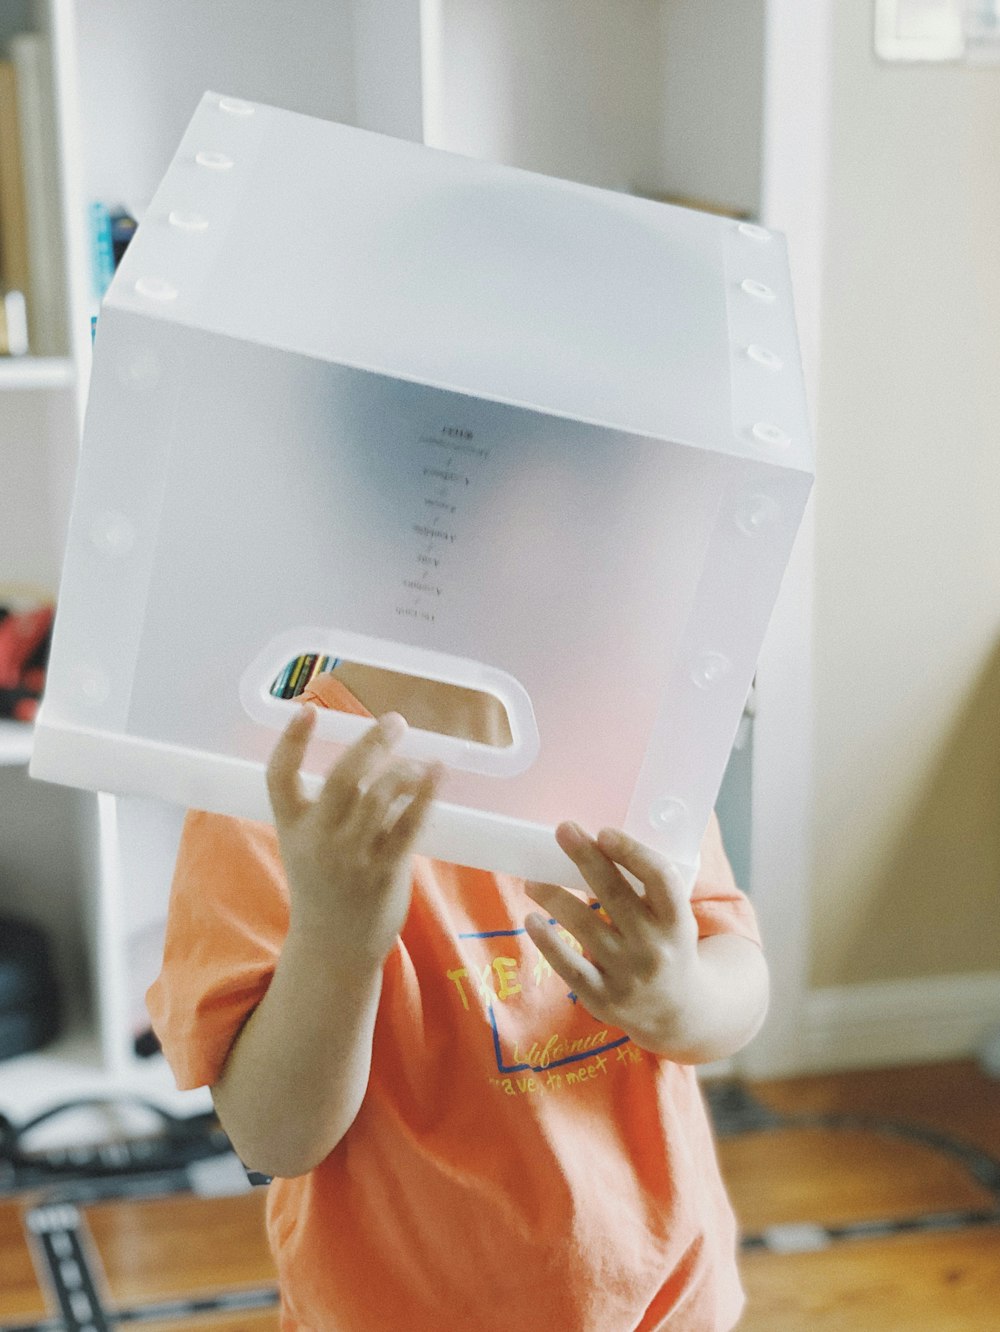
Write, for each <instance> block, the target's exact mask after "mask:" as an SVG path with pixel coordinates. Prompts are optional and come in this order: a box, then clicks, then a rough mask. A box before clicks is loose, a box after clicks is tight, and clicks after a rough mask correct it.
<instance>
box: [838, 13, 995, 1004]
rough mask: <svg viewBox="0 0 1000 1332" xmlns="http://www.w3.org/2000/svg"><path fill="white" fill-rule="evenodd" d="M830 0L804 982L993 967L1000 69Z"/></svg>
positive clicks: (842, 981) (904, 975) (844, 981)
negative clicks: (916, 40)
mask: <svg viewBox="0 0 1000 1332" xmlns="http://www.w3.org/2000/svg"><path fill="white" fill-rule="evenodd" d="M871 11H872V5H871V4H870V3H869V2H868V0H845V3H843V4H838V6H837V8H836V14H835V26H834V50H833V60H834V63H833V82H834V99H833V159H832V174H831V184H830V195H829V211H828V222H827V261H826V274H825V277H826V280H825V289H824V308H825V317H824V324H823V360H822V376H821V395H820V403H819V419H820V454H819V474H818V482H817V489H816V515H817V554H816V566H817V578H816V628H815V690H816V719H817V720H816V846H815V885H814V895H813V940H812V956H813V980H814V982H815V983H816V984H817V985H823V986H829V985H842V984H849V983H855V982H865V981H874V980H882V979H888V978H897V977H902V978H905V977H914V976H922V975H929V974H945V973H950V972H967V971H976V970H987V969H990V968H997V967H1000V659H998V656H997V653H998V646H1000V227H998V218H1000V70H998V69H997V68H996V67H993V68H986V69H982V68H980V69H970V68H968V67H963V66H946V65H942V66H911V67H907V66H901V65H885V64H880V63H877V62H876V61H875V59H874V58H873V56H872V54H871Z"/></svg>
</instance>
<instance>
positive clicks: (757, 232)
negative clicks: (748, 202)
mask: <svg viewBox="0 0 1000 1332" xmlns="http://www.w3.org/2000/svg"><path fill="white" fill-rule="evenodd" d="M739 232H740V235H741V236H749V237H750V239H751V240H755V241H769V240H770V239H771V233H770V232H769V231H768V230H767V228H766V227H758V226H755V225H754V223H753V222H741V223H740V225H739Z"/></svg>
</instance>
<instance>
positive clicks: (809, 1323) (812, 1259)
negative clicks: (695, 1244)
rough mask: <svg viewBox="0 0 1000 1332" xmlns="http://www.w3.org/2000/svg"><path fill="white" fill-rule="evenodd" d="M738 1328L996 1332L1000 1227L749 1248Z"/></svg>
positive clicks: (757, 1331)
mask: <svg viewBox="0 0 1000 1332" xmlns="http://www.w3.org/2000/svg"><path fill="white" fill-rule="evenodd" d="M742 1271H743V1283H744V1286H745V1287H746V1291H747V1311H746V1314H745V1315H744V1317H743V1319H742V1320H741V1322H740V1326H739V1332H804V1329H808V1332H876V1329H877V1332H997V1328H998V1326H1000V1299H998V1292H1000V1229H998V1228H991V1227H984V1228H983V1229H980V1230H968V1231H961V1232H956V1233H953V1234H935V1235H900V1236H895V1237H893V1238H892V1239H885V1240H868V1241H859V1242H854V1241H849V1242H846V1243H843V1244H837V1245H833V1246H832V1247H831V1248H829V1249H824V1250H822V1251H820V1252H818V1253H798V1254H781V1255H777V1254H769V1253H752V1254H747V1255H745V1256H744V1259H743V1263H742Z"/></svg>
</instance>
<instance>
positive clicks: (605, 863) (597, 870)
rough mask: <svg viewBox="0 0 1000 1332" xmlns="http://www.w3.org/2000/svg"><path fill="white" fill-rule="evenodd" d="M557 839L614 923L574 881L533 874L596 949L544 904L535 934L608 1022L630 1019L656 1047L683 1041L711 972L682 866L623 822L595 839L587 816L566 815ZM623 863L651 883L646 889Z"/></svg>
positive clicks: (538, 892)
mask: <svg viewBox="0 0 1000 1332" xmlns="http://www.w3.org/2000/svg"><path fill="white" fill-rule="evenodd" d="M556 840H557V841H558V843H559V845H560V847H561V848H562V849H563V851H565V852H566V854H567V855H568V856H569V858H570V859H571V860H572V861H573V863H574V864H575V865H576V866H577V868H578V869H579V870H580V873H581V874H582V875H583V877H584V879H586V881H587V883H588V884H589V885H590V887H591V889H592V890H593V893H594V896H595V897H596V898H597V900H598V902H599V903H600V906H601V908H603V912H604V913H605V914H606V915H607V916H608V917H609V918H610V924H609V923H608V922H607V921H606V920H604V919H602V916H601V915H600V914H599V913H598V911H597V910H596V909H595V908H593V907H591V906H588V905H587V904H586V903H585V902H584V901H582V900H581V898H580V897H578V896H577V895H576V894H575V893H571V892H570V891H569V890H568V889H566V888H560V887H557V886H556V885H555V884H543V883H529V884H528V885H527V892H528V896H529V897H531V898H532V899H533V900H534V901H535V902H537V903H538V904H539V906H541V907H543V908H544V909H545V911H546V913H547V916H551V917H554V919H555V920H556V921H557V922H558V923H559V925H561V926H562V927H563V929H564V930H565V931H568V932H569V934H570V935H572V936H573V938H574V939H575V940H576V941H578V942H579V944H580V945H582V948H583V950H584V952H585V953H586V954H587V956H586V957H584V956H581V954H580V953H579V952H577V951H576V950H575V949H574V947H573V945H572V943H571V942H567V940H566V938H565V937H564V935H563V934H561V933H560V932H559V931H558V930H556V929H555V928H553V927H552V926H551V925H549V924H548V921H547V919H546V918H543V917H542V916H539V915H538V914H537V913H534V912H533V913H532V914H531V915H529V916H528V917H527V918H526V920H525V928H526V930H527V931H528V934H529V935H530V937H531V939H532V940H533V941H534V943H535V944H536V945H537V947H538V948H539V949H540V951H541V952H542V953H543V954H544V955H545V957H546V958H547V959H548V961H549V962H550V963H551V964H552V967H553V969H554V970H555V971H557V972H558V973H559V975H560V976H561V977H562V978H563V980H565V981H566V983H567V984H568V985H569V986H570V988H571V989H572V991H573V993H574V994H575V995H576V996H577V997H578V998H579V999H580V1001H581V1002H582V1003H583V1005H584V1007H585V1008H587V1010H588V1011H589V1012H590V1013H592V1014H593V1015H594V1017H596V1018H597V1019H598V1020H599V1021H600V1022H606V1023H608V1025H609V1026H614V1027H619V1028H621V1030H622V1031H624V1032H626V1033H627V1034H628V1035H629V1036H631V1037H632V1039H633V1040H634V1041H635V1043H636V1044H637V1045H640V1046H642V1047H643V1048H644V1049H647V1050H653V1051H656V1052H657V1053H661V1054H668V1053H670V1052H671V1051H672V1050H680V1049H683V1048H684V1047H685V1046H686V1043H687V1031H688V1027H689V1021H688V1018H689V1015H690V1014H691V1011H692V1005H696V1004H697V1002H698V993H699V985H700V983H701V979H702V978H701V977H700V975H699V971H700V961H699V955H698V925H697V921H696V920H695V917H694V913H693V912H692V910H691V904H690V901H689V898H688V893H687V891H686V889H685V887H684V885H683V883H682V882H681V880H680V877H679V875H678V874H677V872H676V871H675V870H674V869H673V867H672V866H671V865H670V864H669V863H668V862H667V861H666V860H664V859H663V858H662V857H661V856H659V855H657V854H656V852H654V851H652V850H650V849H649V847H646V846H644V845H643V844H642V843H641V842H637V841H636V840H635V838H633V837H629V836H628V834H627V833H624V832H621V831H618V830H616V829H611V828H606V829H605V830H604V831H603V832H601V833H600V834H599V836H598V837H597V839H596V840H595V839H593V838H591V837H588V836H587V834H586V833H585V832H584V831H583V829H582V828H580V827H579V826H578V825H576V824H574V823H563V824H560V825H559V827H558V828H557V829H556ZM619 866H621V869H625V870H627V871H628V872H629V873H630V874H632V875H633V876H634V877H635V878H636V879H638V880H639V882H640V883H641V884H642V885H643V887H644V888H645V890H646V896H645V897H644V898H643V897H640V896H639V894H638V893H637V892H636V891H635V889H634V888H633V886H632V884H631V883H630V882H629V881H628V879H627V878H626V877H625V875H624V874H623V873H622V872H621V869H619Z"/></svg>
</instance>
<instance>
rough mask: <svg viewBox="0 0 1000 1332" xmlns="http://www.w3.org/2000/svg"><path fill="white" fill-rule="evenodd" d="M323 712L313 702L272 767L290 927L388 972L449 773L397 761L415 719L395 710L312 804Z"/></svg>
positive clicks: (344, 759)
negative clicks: (315, 737) (312, 745)
mask: <svg viewBox="0 0 1000 1332" xmlns="http://www.w3.org/2000/svg"><path fill="white" fill-rule="evenodd" d="M315 713H316V709H315V708H314V707H312V706H309V705H306V706H302V707H300V708H299V709H297V712H296V715H295V717H294V718H293V719H292V721H291V722H290V723H289V724H288V726H287V727H286V728H285V732H284V734H283V735H282V737H281V739H280V740H279V741H278V743H277V745H276V746H275V748H274V753H273V754H272V755H271V761H270V763H269V764H268V768H267V789H268V794H269V796H270V799H271V808H272V809H273V811H274V822H275V826H276V828H277V831H278V846H279V848H280V851H281V858H282V861H283V862H284V866H285V872H286V873H287V875H288V885H289V892H290V896H291V925H290V929H291V931H293V932H297V933H299V934H303V935H305V936H307V937H309V938H311V939H312V940H313V942H316V943H320V944H327V943H328V944H329V945H330V946H331V947H333V948H335V949H336V950H337V952H338V953H339V954H340V955H341V956H342V957H352V958H354V959H355V960H357V961H360V962H367V963H370V964H372V965H381V963H382V962H383V961H384V960H385V958H386V956H387V955H388V953H389V952H390V950H391V949H392V947H393V945H394V944H395V942H396V939H397V937H398V936H399V932H400V930H401V929H402V928H403V924H404V922H405V920H406V915H407V912H408V911H409V906H410V850H411V848H412V846H413V842H414V839H415V838H416V836H417V834H418V833H419V831H420V829H421V827H422V825H423V823H424V820H425V818H426V816H427V812H428V810H429V808H430V804H431V801H432V800H433V798H434V794H435V791H436V789H437V786H438V784H439V781H440V777H441V772H442V769H441V767H440V765H437V764H435V765H432V766H431V767H429V768H426V769H425V768H421V767H418V766H417V765H415V764H413V763H409V762H407V761H405V760H402V759H399V758H396V757H395V756H394V755H393V752H392V751H393V748H394V746H395V745H396V744H398V743H399V740H400V739H401V738H402V736H403V735H404V734H405V732H406V722H405V721H404V720H403V718H402V717H400V716H399V714H398V713H394V712H390V713H387V714H386V715H385V716H384V717H382V718H381V719H380V721H379V722H378V723H377V725H375V726H373V727H372V728H371V729H370V730H368V731H366V732H365V734H364V735H363V736H362V737H361V739H360V740H358V741H356V743H355V744H353V745H352V746H351V747H350V749H348V750H347V751H346V752H345V753H344V754H343V755H342V756H341V758H340V759H339V761H338V762H337V763H336V764H335V765H334V767H333V768H332V769H331V771H330V773H329V774H328V776H327V778H326V780H325V782H324V783H323V787H322V789H321V791H320V793H319V796H318V797H317V798H316V799H315V800H310V799H309V798H308V796H307V795H306V794H305V791H304V789H303V785H302V779H301V776H300V769H301V766H302V759H303V757H304V755H305V751H306V746H307V745H308V743H309V737H310V735H311V734H312V731H313V727H314V725H315ZM403 801H405V802H406V803H402V802H403Z"/></svg>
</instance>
